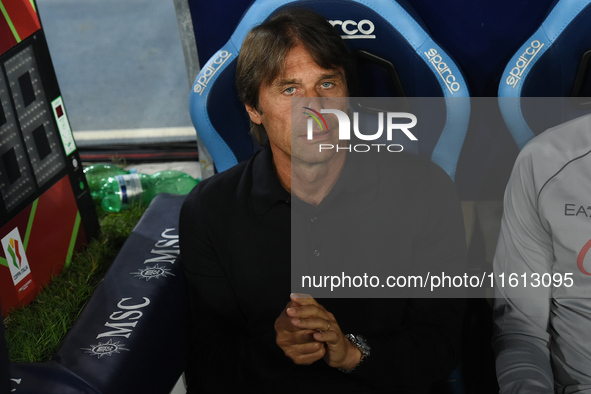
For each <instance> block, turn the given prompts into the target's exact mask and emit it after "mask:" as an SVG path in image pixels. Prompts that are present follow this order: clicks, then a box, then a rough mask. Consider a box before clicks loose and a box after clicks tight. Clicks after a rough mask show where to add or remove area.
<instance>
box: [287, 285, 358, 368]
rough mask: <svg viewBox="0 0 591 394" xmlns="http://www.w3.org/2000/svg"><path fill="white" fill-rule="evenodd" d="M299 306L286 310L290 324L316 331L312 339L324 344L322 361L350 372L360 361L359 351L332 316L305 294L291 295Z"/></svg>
mask: <svg viewBox="0 0 591 394" xmlns="http://www.w3.org/2000/svg"><path fill="white" fill-rule="evenodd" d="M290 297H291V300H292V301H294V302H296V303H298V304H299V306H296V307H290V308H287V315H288V316H289V317H291V324H293V325H294V326H295V327H298V328H301V329H309V330H316V331H317V332H315V333H314V334H313V337H314V339H315V340H316V341H318V342H324V343H325V344H326V354H325V355H324V361H326V363H327V364H328V365H329V366H331V367H335V368H342V369H345V370H350V369H353V368H355V366H357V364H359V361H360V360H361V351H360V350H359V349H357V347H355V346H354V345H353V344H352V343H351V342H350V341H349V340H348V339H347V337H346V336H345V335H344V334H343V333H342V331H341V328H340V327H339V324H338V323H337V321H336V319H335V317H334V315H333V314H332V313H330V312H329V311H327V310H326V309H324V307H323V306H322V305H320V304H319V303H318V302H317V301H316V300H315V299H314V298H312V297H311V296H309V295H306V294H291V296H290Z"/></svg>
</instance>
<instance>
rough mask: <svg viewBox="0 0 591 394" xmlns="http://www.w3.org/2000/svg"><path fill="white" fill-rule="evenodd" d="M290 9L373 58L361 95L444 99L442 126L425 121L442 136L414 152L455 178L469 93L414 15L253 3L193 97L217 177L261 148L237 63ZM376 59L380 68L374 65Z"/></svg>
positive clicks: (339, 1) (362, 63) (321, 0)
mask: <svg viewBox="0 0 591 394" xmlns="http://www.w3.org/2000/svg"><path fill="white" fill-rule="evenodd" d="M402 4H403V5H404V6H403V5H402ZM286 6H301V7H306V8H309V9H312V10H314V11H316V12H318V13H319V14H321V15H323V16H325V17H326V18H327V20H329V21H330V22H331V24H332V25H333V26H334V27H335V28H336V29H337V30H338V31H339V32H340V33H341V36H342V37H343V39H344V40H345V42H346V44H347V45H348V47H349V49H350V50H351V51H352V52H353V53H354V54H355V53H358V52H357V51H363V52H368V53H370V54H371V56H370V57H367V56H357V57H356V58H357V59H358V60H359V67H358V69H359V75H358V81H359V85H360V86H361V87H362V88H361V89H360V92H361V94H360V95H363V96H366V95H372V96H374V97H375V96H376V95H378V96H396V95H398V96H399V95H406V96H408V97H443V98H444V99H445V104H446V105H445V110H444V111H443V113H442V114H441V116H440V117H439V118H438V119H431V117H427V116H426V117H425V122H428V121H430V122H438V126H437V127H431V129H437V130H438V131H437V132H435V133H430V134H429V135H424V136H423V138H421V137H419V141H420V145H419V147H418V148H417V149H418V151H419V153H421V154H426V155H428V156H429V157H430V158H431V159H432V160H433V161H434V162H436V163H437V164H439V165H440V166H441V167H442V168H444V170H445V171H446V172H447V173H448V174H450V176H452V178H453V175H454V173H455V168H456V166H457V160H458V157H459V153H460V150H461V147H462V144H463V141H464V138H465V135H466V131H467V128H468V118H469V112H470V109H469V100H468V97H469V94H468V88H467V86H466V83H465V81H464V78H463V76H462V73H461V72H460V69H459V68H458V67H457V66H456V64H455V62H454V61H453V60H452V59H451V57H450V56H449V55H448V54H447V53H446V52H445V51H444V50H443V49H442V48H441V47H440V46H439V45H438V44H437V43H436V42H435V41H434V40H433V39H432V38H431V37H430V36H429V34H428V32H427V30H426V29H425V28H424V26H423V25H422V23H421V21H420V20H418V19H417V18H415V17H414V16H413V14H412V10H410V9H409V8H408V6H407V5H406V4H405V3H402V2H400V3H399V2H396V1H394V0H375V1H371V2H368V1H364V0H256V1H254V2H253V4H252V5H251V6H250V8H249V9H248V10H247V11H246V13H245V14H244V16H243V17H242V20H241V21H240V23H239V24H238V26H237V27H236V30H235V31H234V33H233V34H232V36H231V38H230V39H229V40H228V42H227V43H226V44H225V45H224V46H223V47H222V48H221V49H220V50H219V51H218V52H217V53H216V54H215V55H214V56H213V57H212V58H211V59H210V60H209V61H208V62H207V63H206V64H205V65H204V67H203V69H202V70H201V72H200V73H199V75H198V76H197V78H196V80H195V83H194V85H193V89H192V92H191V98H190V109H191V118H192V121H193V124H194V125H195V128H196V130H197V133H198V134H199V136H200V138H201V140H202V141H203V143H204V144H205V146H206V147H207V149H208V150H209V152H210V154H211V156H212V158H213V160H214V163H215V165H216V168H217V170H218V171H224V170H225V169H227V168H229V167H231V166H233V165H235V164H236V163H238V162H239V161H242V160H245V159H247V158H248V157H250V155H252V153H253V152H254V151H256V150H257V149H258V147H257V145H256V143H255V142H253V140H252V138H251V137H250V135H249V133H248V129H249V122H248V117H247V115H246V111H245V109H244V106H243V104H241V103H240V102H238V99H237V97H238V93H237V90H236V87H235V85H234V80H235V69H236V60H237V56H238V53H239V51H240V47H241V45H242V42H243V41H244V38H245V36H246V35H247V33H248V32H249V31H250V30H251V29H252V28H253V27H254V26H256V25H258V24H260V23H261V22H263V21H265V20H266V19H267V18H269V17H270V16H271V15H272V14H273V13H275V12H276V11H278V10H280V9H281V8H283V7H286ZM372 56H373V58H372ZM376 58H377V59H379V60H380V61H377V62H376V61H375V60H372V59H376ZM368 59H369V60H368ZM381 61H383V62H381ZM389 64H391V65H392V67H388V65H389ZM384 65H385V66H384ZM392 70H393V72H394V74H395V76H394V78H397V79H398V80H399V83H398V84H397V83H394V84H392V86H394V88H392V89H390V88H389V87H388V85H389V84H386V83H383V79H382V77H381V76H379V74H383V73H384V71H385V74H387V75H388V78H389V77H391V76H392V75H391V74H392ZM377 75H378V76H377ZM376 76H377V77H376ZM368 87H369V89H368ZM456 98H457V99H456ZM462 98H463V99H464V100H462ZM417 117H419V116H418V115H417ZM433 118H436V117H433ZM419 119H421V118H420V117H419ZM428 119H429V120H428Z"/></svg>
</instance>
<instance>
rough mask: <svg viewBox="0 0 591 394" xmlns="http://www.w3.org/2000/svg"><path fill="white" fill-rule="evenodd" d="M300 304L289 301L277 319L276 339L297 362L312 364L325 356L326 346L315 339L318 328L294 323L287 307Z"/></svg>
mask: <svg viewBox="0 0 591 394" xmlns="http://www.w3.org/2000/svg"><path fill="white" fill-rule="evenodd" d="M297 306H300V304H299V303H297V302H295V301H290V302H288V303H287V306H286V307H285V309H283V312H281V315H279V317H278V318H277V320H275V333H276V338H275V341H276V342H277V345H278V346H279V347H280V348H281V349H282V350H283V352H284V353H285V355H286V356H287V357H289V358H290V359H291V360H292V361H293V362H294V363H295V364H298V365H310V364H312V363H314V362H316V361H318V360H320V359H321V358H323V357H324V354H325V353H326V346H325V345H324V343H323V342H318V341H316V340H315V339H314V336H313V335H314V333H316V332H318V331H317V330H309V329H302V328H298V327H296V326H295V325H293V323H292V320H293V317H290V316H289V315H288V314H287V308H293V307H297Z"/></svg>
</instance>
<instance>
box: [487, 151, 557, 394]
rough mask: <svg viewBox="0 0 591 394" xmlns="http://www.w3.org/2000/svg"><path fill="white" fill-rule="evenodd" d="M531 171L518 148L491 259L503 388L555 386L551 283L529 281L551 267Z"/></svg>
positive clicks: (509, 390) (519, 390) (526, 390)
mask: <svg viewBox="0 0 591 394" xmlns="http://www.w3.org/2000/svg"><path fill="white" fill-rule="evenodd" d="M533 171H534V168H533V166H532V161H531V156H530V155H528V154H527V152H522V154H521V155H520V156H519V157H518V159H517V162H516V164H515V167H514V169H513V172H512V174H511V178H510V180H509V184H508V186H507V189H506V191H505V200H504V213H503V219H502V224H501V234H500V237H499V242H498V244H497V250H496V254H495V259H494V263H493V265H494V271H495V280H496V284H495V297H496V298H495V307H494V314H495V316H494V325H495V332H494V337H493V348H494V351H495V354H496V369H497V379H498V382H499V386H500V392H501V393H502V394H505V393H519V394H527V393H546V392H547V393H553V392H554V379H553V375H552V368H551V365H550V351H549V340H550V335H549V332H548V330H549V315H550V302H551V298H550V297H551V294H550V289H549V288H544V287H543V286H539V287H537V288H534V287H532V286H531V285H532V282H535V278H536V277H537V276H536V275H539V277H541V276H542V275H543V274H544V273H550V272H551V267H552V261H553V259H554V253H553V248H552V238H551V234H549V233H548V231H547V230H546V229H545V228H544V223H543V222H542V220H540V217H539V214H538V206H537V204H538V190H537V187H536V184H535V181H534V174H533ZM538 187H539V185H538Z"/></svg>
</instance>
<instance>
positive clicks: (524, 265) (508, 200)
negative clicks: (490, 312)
mask: <svg viewBox="0 0 591 394" xmlns="http://www.w3.org/2000/svg"><path fill="white" fill-rule="evenodd" d="M590 248H591V116H589V115H588V116H584V117H581V118H578V119H575V120H572V121H569V122H567V123H565V124H562V125H560V126H557V127H554V128H552V129H549V130H547V131H545V132H544V133H542V134H540V135H538V136H536V137H535V138H534V139H532V140H531V141H530V142H529V143H528V144H527V145H526V146H525V147H524V148H523V150H522V151H521V152H520V154H519V156H518V158H517V161H516V163H515V166H514V168H513V172H512V174H511V178H510V180H509V184H508V186H507V189H506V192H505V199H504V214H503V219H502V225H501V234H500V237H499V242H498V245H497V250H496V254H495V259H494V269H495V278H496V287H495V295H496V298H495V308H494V313H495V317H494V325H495V334H494V337H493V348H494V351H495V354H496V369H497V371H496V372H497V379H498V382H499V387H500V392H501V393H519V394H526V393H591V300H590V297H591V253H588V252H589V249H590Z"/></svg>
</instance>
